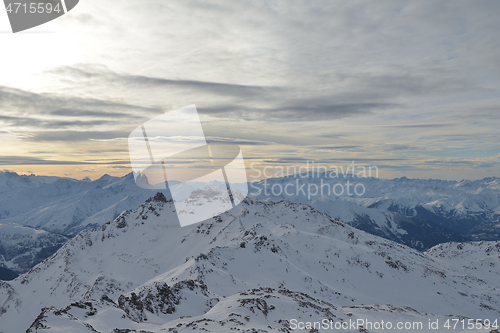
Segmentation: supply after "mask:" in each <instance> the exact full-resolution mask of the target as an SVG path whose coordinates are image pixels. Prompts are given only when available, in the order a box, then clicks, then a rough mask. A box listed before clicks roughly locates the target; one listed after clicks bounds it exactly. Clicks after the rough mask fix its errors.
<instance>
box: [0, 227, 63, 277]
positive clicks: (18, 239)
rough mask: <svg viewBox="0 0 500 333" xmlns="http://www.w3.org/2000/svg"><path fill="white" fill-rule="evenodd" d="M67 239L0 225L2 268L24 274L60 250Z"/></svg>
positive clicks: (41, 231) (28, 229)
mask: <svg viewBox="0 0 500 333" xmlns="http://www.w3.org/2000/svg"><path fill="white" fill-rule="evenodd" d="M67 240H68V238H67V237H65V236H62V235H58V234H54V233H51V232H47V231H43V230H35V229H32V228H28V227H22V226H18V225H8V224H1V223H0V267H5V268H8V269H10V270H12V271H14V272H17V273H22V272H26V271H27V270H29V269H30V268H31V267H33V266H34V265H36V264H38V263H39V262H41V261H42V260H44V259H45V258H47V257H48V256H50V255H51V254H53V253H54V252H56V250H57V249H59V248H60V247H61V246H62V245H63V244H64V243H66V241H67Z"/></svg>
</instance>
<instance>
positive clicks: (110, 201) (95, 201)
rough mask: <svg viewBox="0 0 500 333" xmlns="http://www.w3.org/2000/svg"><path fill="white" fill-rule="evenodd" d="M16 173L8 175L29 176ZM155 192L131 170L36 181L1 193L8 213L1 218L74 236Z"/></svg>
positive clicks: (5, 222) (138, 204)
mask: <svg viewBox="0 0 500 333" xmlns="http://www.w3.org/2000/svg"><path fill="white" fill-rule="evenodd" d="M0 174H1V173H0ZM14 175H16V176H17V177H16V176H13V175H10V176H9V177H11V178H14V179H18V178H21V179H22V177H27V176H19V175H17V174H14ZM4 177H5V175H4ZM30 177H35V176H30ZM37 178H38V177H35V179H37ZM43 179H45V178H43ZM0 190H1V187H0ZM155 193H156V192H155V191H154V190H148V189H142V188H140V187H139V186H137V185H136V184H135V181H134V177H133V175H132V174H131V173H130V174H128V175H126V176H124V177H112V176H109V175H104V176H102V177H101V178H99V179H97V180H95V181H90V180H75V179H70V178H59V179H56V180H54V181H52V182H50V183H44V182H35V183H34V184H31V185H30V186H26V187H20V188H18V189H17V190H12V191H11V192H9V191H4V193H1V194H0V199H1V200H0V202H1V204H0V206H1V207H0V210H3V211H4V212H6V211H8V213H9V214H8V216H9V217H5V218H4V219H3V220H1V221H2V223H3V224H17V225H24V226H29V227H32V228H36V229H43V230H46V231H50V232H55V233H60V234H63V235H68V236H73V235H75V234H77V233H78V232H80V231H81V230H83V229H86V228H90V227H93V226H98V225H102V224H103V223H105V222H107V221H111V220H113V219H115V218H116V217H117V216H118V215H119V214H120V213H121V212H123V211H124V210H127V209H131V208H132V209H135V208H137V207H139V206H140V205H141V204H142V203H143V202H144V200H146V199H147V198H149V197H151V196H153V195H154V194H155ZM4 215H6V214H4Z"/></svg>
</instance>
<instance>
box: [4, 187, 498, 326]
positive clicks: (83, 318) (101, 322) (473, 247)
mask: <svg viewBox="0 0 500 333" xmlns="http://www.w3.org/2000/svg"><path fill="white" fill-rule="evenodd" d="M156 198H157V199H153V200H147V202H145V203H144V204H143V205H141V206H140V207H139V208H138V209H136V210H134V211H126V212H124V213H122V214H121V215H120V216H118V217H117V218H116V219H115V220H114V221H112V222H108V223H106V224H104V225H103V226H101V227H97V228H94V229H91V230H85V231H82V232H81V233H79V234H78V235H77V236H76V237H74V238H73V239H71V240H70V241H68V242H67V243H66V244H65V245H64V246H63V247H61V248H60V249H59V250H58V251H57V252H56V253H55V254H54V255H53V256H51V257H50V258H48V259H47V260H45V261H44V262H42V263H40V264H39V265H37V266H35V267H34V268H33V269H31V270H30V271H29V272H27V273H25V274H23V275H21V276H20V277H18V278H17V279H16V280H14V281H11V282H8V283H7V282H1V287H0V307H1V309H0V313H1V315H0V322H1V323H2V332H3V333H11V332H12V333H17V332H22V331H25V330H26V329H28V328H29V330H28V332H63V331H64V332H68V331H71V332H88V331H90V332H96V331H97V332H134V330H135V331H140V330H143V331H147V332H162V331H165V330H166V331H169V330H170V331H174V332H182V331H191V332H192V331H193V329H194V330H195V331H202V330H207V331H213V332H215V331H230V330H231V327H233V328H235V329H250V328H253V329H257V328H260V329H262V330H263V331H268V332H276V331H279V330H281V331H285V332H289V331H291V328H293V323H294V321H292V319H295V320H301V319H302V320H309V321H311V320H312V318H313V317H314V318H317V319H319V320H321V319H323V318H330V319H331V320H332V321H346V320H348V319H349V318H359V319H361V318H367V319H370V318H371V319H373V320H380V319H387V320H391V319H395V318H399V319H401V320H402V319H404V320H413V321H419V320H420V321H422V322H423V321H425V322H427V320H428V319H434V318H442V319H445V318H446V317H445V316H466V317H470V318H482V319H486V318H489V319H495V318H498V315H499V313H500V312H499V311H500V302H499V301H498V300H499V299H500V291H499V290H500V285H499V281H500V280H499V279H498V276H499V275H500V271H499V266H498V265H497V264H498V259H499V257H500V245H499V244H498V242H482V243H465V244H448V245H447V246H443V247H440V248H435V249H432V251H429V252H427V253H421V252H419V251H416V250H414V249H411V248H409V247H406V246H404V245H400V244H397V243H394V242H392V241H389V240H385V239H382V238H379V237H377V236H373V235H370V234H367V233H365V232H363V231H360V230H357V229H355V228H352V227H350V226H348V225H346V224H344V223H342V222H340V221H338V220H336V219H333V218H330V217H328V216H326V215H323V214H321V213H319V212H318V211H316V210H314V209H313V208H311V207H309V206H306V205H300V204H293V203H290V202H286V201H282V202H272V203H265V202H261V201H258V200H252V199H246V200H245V201H244V202H243V203H242V204H240V205H239V206H237V207H236V208H234V209H233V210H231V211H229V212H226V213H224V214H222V215H220V216H217V217H215V218H212V219H210V220H207V221H205V222H203V223H200V224H197V225H193V226H188V227H184V228H181V227H179V224H178V221H177V217H176V214H175V209H174V205H173V203H172V202H171V201H168V200H163V198H161V196H160V195H158V196H156ZM158 198H160V199H161V200H158ZM464 249H465V250H466V251H467V252H466V254H464V255H466V256H467V257H468V258H473V259H471V261H470V262H466V263H464V262H463V261H462V258H461V257H460V251H463V250H464ZM448 318H449V317H448Z"/></svg>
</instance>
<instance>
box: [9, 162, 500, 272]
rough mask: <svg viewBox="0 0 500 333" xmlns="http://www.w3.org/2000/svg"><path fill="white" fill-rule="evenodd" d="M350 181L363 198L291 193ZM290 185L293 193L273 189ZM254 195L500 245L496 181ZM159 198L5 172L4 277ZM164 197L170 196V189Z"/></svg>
mask: <svg viewBox="0 0 500 333" xmlns="http://www.w3.org/2000/svg"><path fill="white" fill-rule="evenodd" d="M346 181H350V182H351V183H352V184H362V185H363V188H364V190H365V193H364V194H363V195H362V196H356V195H350V196H349V195H348V194H347V193H344V194H342V195H340V196H336V195H332V194H331V193H330V195H328V193H326V191H325V193H323V194H321V193H318V194H317V195H308V194H311V193H303V192H301V191H298V190H295V191H294V188H295V187H297V186H298V187H300V186H302V185H306V186H307V185H308V184H316V185H318V186H321V185H322V184H327V185H328V186H329V187H330V188H333V186H335V184H337V183H341V184H345V183H346ZM220 185H221V188H222V187H223V188H225V184H220ZM287 185H290V186H289V187H287V190H288V193H292V195H286V194H285V193H284V192H283V193H282V194H281V195H275V194H273V191H270V190H269V189H270V188H271V187H272V186H281V188H284V187H286V186H287ZM242 186H243V185H242ZM186 187H188V185H186ZM266 188H267V189H268V190H267V191H266ZM306 188H307V187H306ZM249 189H250V193H252V194H251V195H250V197H252V198H256V199H259V200H261V201H280V200H288V201H291V202H295V203H300V204H307V205H310V206H312V207H314V208H315V209H317V210H318V211H320V212H322V213H324V214H327V215H329V216H331V217H334V218H338V219H340V220H341V221H343V222H346V223H348V224H349V225H351V226H354V227H356V228H358V229H361V230H364V231H367V232H369V233H372V234H374V235H378V236H381V237H384V238H386V239H389V240H393V241H395V242H398V243H401V244H405V245H408V246H410V247H413V248H415V249H417V250H420V251H425V250H427V249H429V248H431V247H433V246H435V245H437V244H441V243H446V242H449V241H456V242H463V241H482V240H500V179H499V178H486V179H483V180H477V181H461V182H456V181H442V180H420V179H407V178H398V179H392V180H386V179H376V178H357V177H353V176H352V175H346V176H345V178H344V176H343V175H342V176H341V177H340V178H329V177H328V174H319V175H318V174H309V175H307V177H303V175H301V176H299V175H296V176H290V177H282V178H271V179H267V180H262V181H260V182H256V183H251V184H250V187H249ZM155 193H156V191H155V190H147V189H142V188H140V187H138V186H137V185H136V184H135V181H134V177H133V175H132V174H128V175H126V176H123V177H111V176H109V175H104V176H102V177H101V178H99V179H97V180H94V181H91V180H89V179H84V180H76V179H71V178H62V177H45V176H35V175H31V176H24V175H18V174H17V173H14V172H0V279H10V278H12V277H14V276H16V274H18V273H22V272H25V271H27V270H28V269H29V268H31V267H33V266H34V265H35V264H37V263H38V262H40V261H42V260H43V259H45V258H47V257H49V256H50V255H51V254H52V253H54V252H55V250H57V249H58V248H59V247H60V246H62V245H63V244H64V243H65V242H66V241H67V240H68V239H69V238H71V237H73V236H75V235H76V234H77V233H78V232H80V231H82V230H84V229H89V228H93V227H98V226H101V225H103V224H104V223H106V222H108V221H112V220H113V219H115V218H116V217H117V216H118V215H119V214H120V213H122V212H123V211H125V210H128V209H135V208H136V207H138V206H140V205H141V204H142V203H143V202H144V201H145V200H146V199H147V198H149V197H152V196H154V194H155ZM163 193H164V195H165V196H166V197H167V198H170V195H169V192H168V190H166V191H163ZM186 193H189V189H188V188H186ZM274 193H276V191H274ZM313 194H314V193H313ZM351 194H352V193H351Z"/></svg>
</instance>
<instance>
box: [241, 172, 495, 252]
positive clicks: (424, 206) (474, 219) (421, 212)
mask: <svg viewBox="0 0 500 333" xmlns="http://www.w3.org/2000/svg"><path fill="white" fill-rule="evenodd" d="M347 182H350V184H360V187H359V191H358V192H361V189H364V194H363V195H362V196H357V195H355V194H354V191H353V190H352V188H351V194H352V195H348V194H347V191H344V193H343V194H342V195H333V194H330V195H328V192H327V190H328V188H329V189H330V190H331V189H332V188H333V187H334V186H335V185H336V184H342V185H343V186H344V188H346V186H345V184H346V183H347ZM310 184H314V185H317V186H318V188H321V186H324V191H323V193H321V191H319V193H318V194H316V195H315V192H314V191H309V192H307V191H306V190H304V189H307V186H308V185H310ZM273 186H274V188H275V191H274V192H273V191H271V189H272V188H273ZM287 186H288V187H287ZM302 186H303V187H302ZM285 188H286V189H287V191H286V193H288V194H291V195H287V194H286V193H285V191H284V190H283V191H282V193H280V191H279V190H280V189H285ZM312 188H313V189H314V190H315V188H314V187H312ZM338 188H339V189H340V188H341V187H338ZM297 189H299V190H297ZM301 189H302V190H301ZM250 191H251V193H253V196H254V197H256V198H258V199H260V200H270V201H279V200H289V201H292V202H296V203H302V204H308V205H310V206H312V207H314V208H316V209H317V210H318V211H320V212H322V213H324V214H328V215H330V216H332V217H336V218H339V219H340V220H342V221H344V222H346V223H348V224H350V225H352V226H354V227H356V228H358V229H361V230H364V231H367V232H369V233H372V234H374V235H377V236H381V237H384V238H387V239H390V240H393V241H396V242H398V243H401V244H405V245H408V246H410V247H413V248H415V249H418V250H422V251H424V250H427V249H429V248H431V247H432V246H434V245H437V244H441V243H445V242H449V241H458V242H462V241H481V240H500V178H485V179H482V180H476V181H469V180H463V181H460V182H457V181H444V180H434V179H429V180H422V179H408V178H404V177H403V178H397V179H377V178H358V177H353V176H352V175H348V176H346V177H345V178H344V176H341V177H340V178H329V177H328V174H326V173H324V174H319V175H318V174H313V173H311V174H309V175H307V176H306V175H302V176H298V175H296V176H289V177H282V178H271V179H266V180H262V181H260V182H256V183H253V184H251V186H250ZM273 193H274V194H273ZM331 193H333V191H331ZM337 193H339V194H340V190H338V191H337ZM276 194H280V195H276Z"/></svg>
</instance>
